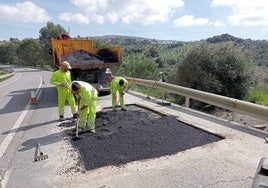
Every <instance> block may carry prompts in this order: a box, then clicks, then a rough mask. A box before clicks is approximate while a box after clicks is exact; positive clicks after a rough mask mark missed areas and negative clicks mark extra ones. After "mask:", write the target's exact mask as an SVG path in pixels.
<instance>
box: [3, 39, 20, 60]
mask: <svg viewBox="0 0 268 188" xmlns="http://www.w3.org/2000/svg"><path fill="white" fill-rule="evenodd" d="M17 48H18V44H15V43H11V42H8V43H4V44H2V45H0V63H3V64H16V63H18V62H17V55H16V51H17Z"/></svg>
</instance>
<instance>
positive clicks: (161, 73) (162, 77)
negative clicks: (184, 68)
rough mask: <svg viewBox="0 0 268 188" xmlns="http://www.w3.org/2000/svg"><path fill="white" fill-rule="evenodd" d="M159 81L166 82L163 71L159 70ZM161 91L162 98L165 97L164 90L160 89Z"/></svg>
mask: <svg viewBox="0 0 268 188" xmlns="http://www.w3.org/2000/svg"><path fill="white" fill-rule="evenodd" d="M159 82H166V79H165V74H164V72H162V71H161V72H159ZM161 93H162V96H161V97H162V100H164V99H166V95H167V94H166V92H165V91H161Z"/></svg>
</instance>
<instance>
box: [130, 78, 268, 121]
mask: <svg viewBox="0 0 268 188" xmlns="http://www.w3.org/2000/svg"><path fill="white" fill-rule="evenodd" d="M126 79H127V80H128V81H129V82H130V83H131V84H136V85H141V86H147V87H155V88H159V89H163V90H164V91H167V92H170V93H175V94H178V95H182V96H184V97H185V106H186V107H188V108H189V102H190V99H195V100H198V101H201V102H205V103H207V104H211V105H214V106H217V107H221V108H223V109H227V110H230V111H231V112H233V117H232V120H233V121H234V120H235V119H236V114H237V113H241V114H246V115H250V116H253V117H256V118H259V119H263V120H268V107H266V106H262V105H258V104H254V103H250V102H246V101H242V100H238V99H235V98H230V97H225V96H221V95H216V94H213V93H208V92H203V91H199V90H195V89H190V88H187V87H182V86H177V85H172V84H169V83H166V82H159V81H153V80H145V79H139V78H131V77H126Z"/></svg>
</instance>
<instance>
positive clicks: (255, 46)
mask: <svg viewBox="0 0 268 188" xmlns="http://www.w3.org/2000/svg"><path fill="white" fill-rule="evenodd" d="M206 41H207V42H210V43H219V42H229V41H231V42H235V44H236V45H237V46H238V47H239V48H241V49H242V50H249V51H250V52H251V53H252V56H253V60H254V63H255V64H256V65H258V66H266V67H268V41H267V40H251V39H241V38H237V37H234V36H231V35H229V34H222V35H219V36H214V37H211V38H208V39H207V40H206Z"/></svg>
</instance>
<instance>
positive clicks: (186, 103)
mask: <svg viewBox="0 0 268 188" xmlns="http://www.w3.org/2000/svg"><path fill="white" fill-rule="evenodd" d="M189 105H190V98H189V97H188V96H186V97H185V107H186V108H189Z"/></svg>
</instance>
